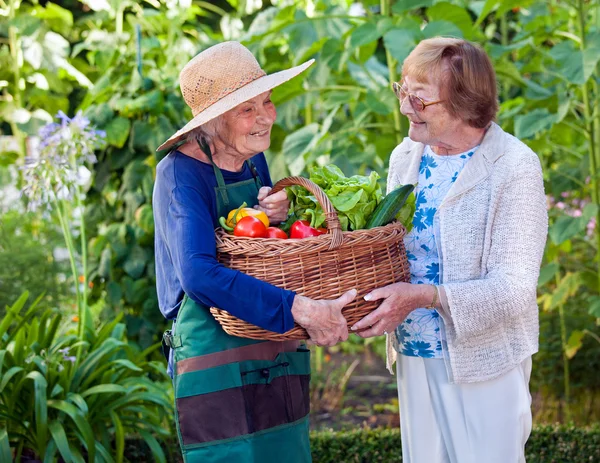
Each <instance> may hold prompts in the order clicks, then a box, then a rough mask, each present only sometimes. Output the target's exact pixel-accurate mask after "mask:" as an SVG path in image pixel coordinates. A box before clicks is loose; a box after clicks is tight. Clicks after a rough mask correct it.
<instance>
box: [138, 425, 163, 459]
mask: <svg viewBox="0 0 600 463" xmlns="http://www.w3.org/2000/svg"><path fill="white" fill-rule="evenodd" d="M138 432H139V433H140V435H141V436H142V438H143V439H144V441H145V442H146V444H147V445H148V447H149V448H150V450H151V451H152V456H153V457H154V459H155V460H156V461H157V462H158V463H166V462H167V459H166V457H165V453H164V452H163V449H162V447H161V446H160V444H159V443H158V441H157V440H156V438H155V437H154V436H153V435H152V434H150V433H149V432H148V431H145V430H143V429H140V430H139V431H138Z"/></svg>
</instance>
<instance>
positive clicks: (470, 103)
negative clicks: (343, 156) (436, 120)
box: [402, 37, 498, 129]
mask: <svg viewBox="0 0 600 463" xmlns="http://www.w3.org/2000/svg"><path fill="white" fill-rule="evenodd" d="M432 74H433V75H437V76H440V77H441V79H440V82H441V88H440V99H442V100H444V103H443V104H444V107H445V108H446V109H447V110H448V112H449V113H450V114H451V115H452V116H454V117H457V118H459V119H461V120H462V121H464V122H465V123H466V124H468V125H469V126H471V127H475V128H480V129H481V128H485V127H487V126H488V124H489V123H490V122H491V121H493V120H494V119H495V118H496V114H497V112H498V92H497V89H496V73H495V72H494V67H493V66H492V62H491V61H490V58H489V57H488V55H487V54H486V53H485V51H483V49H482V48H481V47H480V46H479V45H477V44H474V43H472V42H469V41H467V40H463V39H454V38H445V37H434V38H431V39H426V40H423V41H421V42H419V44H418V45H417V46H416V47H415V49H414V50H413V51H412V52H411V53H410V55H408V57H407V58H406V59H405V60H404V63H403V65H402V75H403V76H409V77H410V78H411V79H415V80H416V81H417V82H422V83H426V82H429V83H431V82H430V80H429V76H430V75H432Z"/></svg>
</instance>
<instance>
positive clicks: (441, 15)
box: [427, 2, 474, 38]
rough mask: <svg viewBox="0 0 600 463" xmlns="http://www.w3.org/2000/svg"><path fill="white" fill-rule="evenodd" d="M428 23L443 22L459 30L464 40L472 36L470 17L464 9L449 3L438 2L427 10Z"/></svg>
mask: <svg viewBox="0 0 600 463" xmlns="http://www.w3.org/2000/svg"><path fill="white" fill-rule="evenodd" d="M427 16H429V20H430V21H445V22H449V23H452V24H454V25H455V26H456V27H457V28H459V29H460V30H461V31H462V33H463V35H464V36H465V37H466V38H470V37H472V35H473V32H474V29H473V22H472V21H471V16H470V15H469V13H468V12H467V10H465V9H464V8H462V7H460V6H458V5H454V4H452V3H449V2H439V3H436V4H435V5H433V6H430V7H429V8H427Z"/></svg>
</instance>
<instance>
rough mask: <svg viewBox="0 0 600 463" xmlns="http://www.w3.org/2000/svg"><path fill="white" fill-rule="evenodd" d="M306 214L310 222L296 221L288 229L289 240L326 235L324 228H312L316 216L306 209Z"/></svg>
mask: <svg viewBox="0 0 600 463" xmlns="http://www.w3.org/2000/svg"><path fill="white" fill-rule="evenodd" d="M306 213H307V214H309V215H310V216H311V220H310V222H309V221H308V220H296V221H295V222H294V223H293V224H292V227H291V228H290V238H309V237H311V236H319V235H324V234H325V233H327V229H326V228H315V227H314V223H315V217H316V214H315V213H314V211H313V210H311V209H307V210H306Z"/></svg>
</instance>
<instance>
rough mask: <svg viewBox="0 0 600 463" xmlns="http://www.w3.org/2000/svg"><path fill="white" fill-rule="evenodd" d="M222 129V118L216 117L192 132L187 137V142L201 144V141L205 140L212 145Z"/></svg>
mask: <svg viewBox="0 0 600 463" xmlns="http://www.w3.org/2000/svg"><path fill="white" fill-rule="evenodd" d="M222 128H223V119H222V116H217V117H215V118H214V119H211V120H210V121H208V122H206V123H205V124H202V125H201V126H200V127H197V128H195V129H194V130H192V131H191V132H190V133H189V134H188V136H187V141H188V142H190V141H191V142H199V141H200V142H201V141H202V140H203V139H204V140H206V142H207V143H209V144H210V143H212V142H213V140H214V139H215V137H216V136H217V134H218V133H219V132H220V131H221V129H222Z"/></svg>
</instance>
